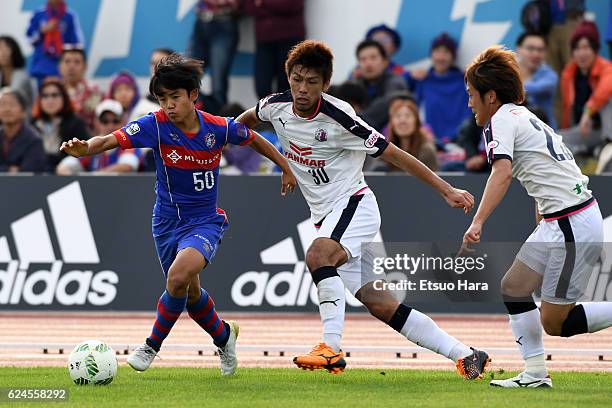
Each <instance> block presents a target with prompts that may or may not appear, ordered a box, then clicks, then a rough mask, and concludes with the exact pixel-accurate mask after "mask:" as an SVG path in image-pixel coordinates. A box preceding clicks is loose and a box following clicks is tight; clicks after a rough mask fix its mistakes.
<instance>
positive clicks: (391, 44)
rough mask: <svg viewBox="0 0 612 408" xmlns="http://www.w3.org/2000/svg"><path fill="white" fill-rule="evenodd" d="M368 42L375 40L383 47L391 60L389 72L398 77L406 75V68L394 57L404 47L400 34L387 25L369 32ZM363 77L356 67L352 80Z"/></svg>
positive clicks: (376, 27) (366, 37) (375, 27)
mask: <svg viewBox="0 0 612 408" xmlns="http://www.w3.org/2000/svg"><path fill="white" fill-rule="evenodd" d="M365 39H366V40H374V41H376V42H378V43H380V45H382V46H383V48H384V49H385V52H386V53H387V56H388V58H389V65H388V66H387V70H389V71H391V72H393V73H394V74H397V75H403V74H404V72H405V71H404V67H403V66H401V65H400V64H398V63H396V62H394V61H393V59H392V58H393V56H394V55H395V53H396V52H397V51H398V50H399V49H400V47H401V46H402V37H400V35H399V33H398V32H397V31H396V30H394V29H392V28H391V27H389V26H388V25H386V24H381V25H377V26H374V27H372V28H370V29H369V30H368V32H367V33H366V36H365ZM359 76H361V71H360V70H359V67H358V66H357V67H355V69H353V72H351V75H350V79H356V78H358V77H359Z"/></svg>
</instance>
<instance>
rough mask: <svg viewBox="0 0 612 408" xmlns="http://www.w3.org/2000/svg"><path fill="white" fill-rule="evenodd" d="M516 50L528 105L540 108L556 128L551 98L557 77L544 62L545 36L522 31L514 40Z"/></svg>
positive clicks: (554, 90) (554, 92)
mask: <svg viewBox="0 0 612 408" xmlns="http://www.w3.org/2000/svg"><path fill="white" fill-rule="evenodd" d="M516 52H517V55H518V63H519V68H520V69H521V77H522V79H523V85H524V86H525V91H526V92H527V100H528V105H530V106H537V107H539V108H540V109H542V110H543V111H544V112H545V113H546V116H547V117H548V118H549V123H550V126H551V127H552V128H553V129H556V128H557V122H556V121H555V117H554V115H553V99H554V97H555V94H556V93H557V86H558V83H559V77H558V76H557V73H556V72H555V71H554V70H553V69H552V68H551V67H550V65H548V64H546V63H545V62H544V56H545V55H546V37H545V36H544V35H542V34H537V33H529V32H525V33H522V34H521V35H519V37H518V39H517V41H516Z"/></svg>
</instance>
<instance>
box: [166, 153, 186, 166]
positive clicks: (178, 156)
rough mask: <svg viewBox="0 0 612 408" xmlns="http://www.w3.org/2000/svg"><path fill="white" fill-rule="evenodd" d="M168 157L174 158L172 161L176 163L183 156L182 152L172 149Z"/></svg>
mask: <svg viewBox="0 0 612 408" xmlns="http://www.w3.org/2000/svg"><path fill="white" fill-rule="evenodd" d="M166 157H167V158H169V159H170V160H172V163H175V164H176V162H177V161H179V160H181V159H182V158H183V157H182V156H181V155H180V154H178V153H177V152H176V150H172V152H171V153H169V154H167V155H166Z"/></svg>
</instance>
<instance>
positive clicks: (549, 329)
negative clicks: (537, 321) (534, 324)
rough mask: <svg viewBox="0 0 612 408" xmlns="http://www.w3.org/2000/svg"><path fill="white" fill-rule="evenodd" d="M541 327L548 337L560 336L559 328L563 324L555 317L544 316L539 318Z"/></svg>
mask: <svg viewBox="0 0 612 408" xmlns="http://www.w3.org/2000/svg"><path fill="white" fill-rule="evenodd" d="M541 321H542V327H543V328H544V331H545V332H546V334H548V335H549V336H561V327H562V326H563V322H562V321H559V320H558V319H557V318H555V317H551V316H544V315H542V317H541Z"/></svg>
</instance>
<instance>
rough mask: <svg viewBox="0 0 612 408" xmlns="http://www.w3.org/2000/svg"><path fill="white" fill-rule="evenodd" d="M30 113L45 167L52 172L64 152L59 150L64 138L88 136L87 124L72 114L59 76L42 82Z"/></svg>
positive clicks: (63, 155)
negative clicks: (45, 160) (42, 149)
mask: <svg viewBox="0 0 612 408" xmlns="http://www.w3.org/2000/svg"><path fill="white" fill-rule="evenodd" d="M32 117H33V124H34V126H35V127H36V129H37V130H38V132H39V133H40V138H41V139H42V142H43V146H44V148H45V154H46V155H47V171H51V172H54V171H55V166H57V164H58V163H59V162H60V160H61V159H62V158H64V157H65V156H66V154H65V153H64V152H60V150H59V148H60V146H61V145H62V143H63V142H66V141H68V140H71V139H72V138H74V137H76V138H79V139H89V130H88V129H87V125H85V122H84V121H83V120H82V119H81V118H79V117H78V116H76V115H75V113H74V110H73V108H72V103H71V102H70V98H69V96H68V92H67V91H66V88H65V87H64V84H63V83H62V82H61V81H60V80H59V79H56V78H48V79H46V80H45V82H44V83H43V84H42V86H41V87H40V89H39V91H38V99H37V100H36V103H35V104H34V109H33V114H32Z"/></svg>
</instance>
